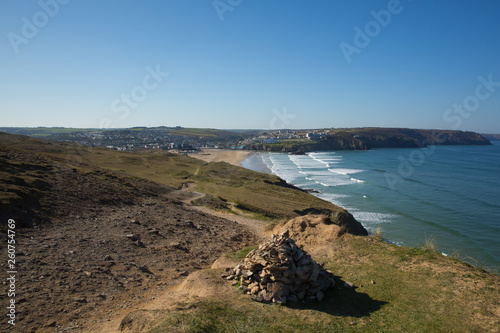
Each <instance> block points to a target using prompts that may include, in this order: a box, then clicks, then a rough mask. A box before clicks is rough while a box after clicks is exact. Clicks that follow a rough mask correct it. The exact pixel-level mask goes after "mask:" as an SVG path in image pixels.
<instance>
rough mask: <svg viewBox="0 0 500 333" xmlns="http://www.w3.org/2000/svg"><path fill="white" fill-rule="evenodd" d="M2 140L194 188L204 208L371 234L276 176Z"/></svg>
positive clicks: (160, 156)
mask: <svg viewBox="0 0 500 333" xmlns="http://www.w3.org/2000/svg"><path fill="white" fill-rule="evenodd" d="M0 137H1V140H2V141H1V142H2V144H4V145H7V146H10V147H15V148H16V149H21V150H23V151H28V152H32V153H33V154H38V155H41V156H44V157H46V158H48V159H51V160H54V161H57V162H58V163H61V164H63V165H67V166H69V167H71V168H75V169H77V170H79V171H84V172H90V171H92V170H94V169H95V168H103V169H108V170H111V171H114V172H117V173H118V174H122V175H123V176H133V177H138V178H144V179H147V180H151V181H154V182H157V183H160V184H164V185H168V186H172V187H174V188H177V189H181V188H182V187H183V185H186V184H191V187H193V188H195V190H196V191H198V192H201V193H204V194H206V195H207V196H206V197H205V198H202V199H200V200H198V204H202V205H206V206H209V207H211V208H216V209H222V210H227V211H231V210H233V211H236V210H237V211H239V212H241V211H244V212H247V213H248V214H251V215H253V216H254V217H256V218H261V219H267V220H273V219H274V220H276V219H289V218H292V217H296V216H299V215H304V214H306V213H308V212H321V213H325V214H328V215H330V216H332V218H333V219H334V221H336V222H337V223H339V224H342V225H345V226H346V227H347V228H348V230H349V231H351V232H353V233H357V234H366V230H364V228H362V227H361V225H360V224H359V223H357V222H356V221H355V220H354V218H353V217H352V216H351V215H350V214H348V213H347V212H346V211H345V210H344V209H343V208H340V207H338V206H335V205H333V204H332V203H330V202H327V201H324V200H321V199H319V198H317V197H315V196H313V195H310V194H308V193H306V192H303V191H301V190H300V189H298V188H295V187H293V186H290V185H288V184H286V183H285V182H283V181H282V180H281V179H280V178H278V177H276V176H273V175H268V174H261V173H257V172H254V171H250V170H247V169H244V168H241V167H236V166H232V165H230V164H227V163H224V162H220V163H206V162H203V161H200V160H197V159H194V158H190V157H187V156H183V155H178V154H173V153H165V152H149V153H138V152H137V153H133V152H120V151H114V150H109V149H105V148H91V147H82V146H78V145H74V144H67V143H58V142H51V141H39V140H35V139H31V138H27V137H22V136H12V135H7V134H0ZM233 207H234V208H236V209H232V208H233Z"/></svg>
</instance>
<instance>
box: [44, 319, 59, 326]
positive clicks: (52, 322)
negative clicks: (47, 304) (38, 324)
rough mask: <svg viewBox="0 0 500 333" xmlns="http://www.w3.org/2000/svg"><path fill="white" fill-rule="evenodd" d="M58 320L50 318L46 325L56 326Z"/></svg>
mask: <svg viewBox="0 0 500 333" xmlns="http://www.w3.org/2000/svg"><path fill="white" fill-rule="evenodd" d="M56 324H57V322H56V321H55V320H49V321H48V322H47V324H45V327H56Z"/></svg>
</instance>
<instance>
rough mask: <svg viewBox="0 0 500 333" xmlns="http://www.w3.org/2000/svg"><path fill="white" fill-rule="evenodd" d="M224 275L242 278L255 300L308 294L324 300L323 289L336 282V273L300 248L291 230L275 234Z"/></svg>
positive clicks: (280, 301) (292, 299) (293, 298)
mask: <svg viewBox="0 0 500 333" xmlns="http://www.w3.org/2000/svg"><path fill="white" fill-rule="evenodd" d="M223 278H225V279H228V280H232V279H234V280H239V281H240V283H241V285H240V288H241V289H242V290H243V291H245V292H247V294H249V295H252V299H253V300H255V301H259V302H273V303H277V304H286V303H287V302H298V301H300V300H303V299H304V298H306V297H307V298H308V299H311V300H312V299H317V300H322V299H323V298H324V293H323V291H325V290H326V289H328V288H329V287H331V286H334V285H335V279H334V276H333V274H332V273H331V272H330V271H327V270H326V269H324V268H323V266H322V265H319V264H317V263H316V262H315V261H314V260H312V258H311V256H310V255H309V254H307V253H306V252H305V251H304V250H302V249H300V248H299V247H298V246H297V245H296V244H295V241H294V240H293V239H291V238H290V237H289V233H288V231H285V232H283V233H282V234H280V235H273V237H272V239H271V241H269V242H267V243H265V244H261V245H260V246H259V247H258V248H257V249H254V250H253V251H251V252H250V253H249V254H248V255H247V257H246V258H245V259H244V260H243V261H242V262H241V263H240V264H239V265H237V266H236V267H234V268H233V269H228V270H227V274H226V275H224V276H223ZM236 284H237V283H233V285H236Z"/></svg>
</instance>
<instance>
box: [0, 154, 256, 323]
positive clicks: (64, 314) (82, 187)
mask: <svg viewBox="0 0 500 333" xmlns="http://www.w3.org/2000/svg"><path fill="white" fill-rule="evenodd" d="M0 148H1V149H0V164H1V166H2V169H1V171H2V174H1V176H2V179H1V180H2V181H1V182H0V184H1V185H2V186H3V187H9V186H10V187H9V188H7V189H4V188H2V191H6V190H9V193H16V195H17V197H14V198H7V199H5V198H4V200H3V201H2V207H1V208H2V224H1V229H0V231H1V233H0V236H1V242H0V252H1V253H6V247H7V236H6V229H5V225H6V219H7V218H11V219H14V220H16V225H17V226H18V228H17V229H16V235H15V237H16V238H15V239H16V268H17V271H18V273H17V275H16V297H15V300H16V325H15V326H14V327H11V326H10V325H8V324H7V321H6V320H2V321H1V322H0V331H7V330H8V331H9V332H65V331H71V332H80V331H81V332H87V331H95V332H98V331H101V329H100V328H97V327H104V326H106V324H107V323H109V322H111V321H112V320H113V319H114V318H120V319H121V318H123V317H124V316H125V315H126V314H127V313H128V312H130V311H132V310H136V309H138V308H139V307H140V306H142V305H141V304H143V303H145V302H148V301H151V300H153V299H155V298H156V297H159V296H160V295H162V294H163V293H164V291H165V289H167V288H170V287H172V286H175V285H176V284H178V283H179V282H180V281H182V280H183V279H185V277H186V276H187V275H189V274H190V273H192V272H194V271H197V270H200V269H203V268H209V267H210V266H211V265H212V263H213V262H214V261H215V260H216V259H217V258H218V257H220V255H221V253H224V252H227V251H231V250H237V249H239V248H241V247H242V246H245V245H250V244H253V243H255V241H256V239H255V237H254V235H253V233H252V232H250V231H249V230H248V229H247V228H246V227H245V226H242V225H240V224H238V223H236V222H235V221H234V220H228V219H224V218H221V217H216V216H212V215H210V214H207V213H205V212H201V211H197V210H194V209H193V208H192V207H190V205H189V204H188V203H186V202H189V201H190V199H191V198H193V197H194V198H196V197H197V196H196V194H192V193H189V192H186V191H178V190H175V189H173V188H169V187H167V186H163V185H159V184H156V183H153V182H148V181H144V180H141V179H137V178H133V177H126V176H123V175H120V174H117V173H112V172H110V171H106V170H93V171H90V172H89V171H82V170H83V169H84V168H83V166H82V170H80V169H79V168H67V167H65V166H64V165H62V164H58V163H57V162H54V161H50V160H45V159H43V158H41V157H37V156H36V154H34V155H31V154H24V153H22V152H18V151H10V150H8V149H5V148H2V147H0ZM9 200H10V201H9ZM0 269H1V271H0V272H1V273H0V274H1V277H0V279H1V280H2V281H4V282H3V284H4V285H6V282H5V281H6V276H5V274H6V272H7V265H6V260H2V261H1V268H0ZM5 287H6V286H4V288H5ZM8 301H9V299H8V298H7V295H6V293H1V294H0V304H1V307H2V308H3V309H6V306H7V302H8ZM2 313H4V315H2V317H4V319H5V318H6V317H5V310H3V311H2ZM114 329H116V330H117V329H118V327H114Z"/></svg>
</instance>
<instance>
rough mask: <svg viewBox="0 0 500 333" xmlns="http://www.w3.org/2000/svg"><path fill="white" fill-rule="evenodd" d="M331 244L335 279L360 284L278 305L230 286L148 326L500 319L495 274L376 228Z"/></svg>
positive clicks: (324, 328)
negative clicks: (402, 243)
mask: <svg viewBox="0 0 500 333" xmlns="http://www.w3.org/2000/svg"><path fill="white" fill-rule="evenodd" d="M332 246H333V247H334V249H335V253H336V255H335V257H333V258H316V259H317V260H320V261H323V262H325V263H326V267H327V268H328V269H330V270H332V271H333V272H334V274H335V275H337V286H339V285H342V284H343V283H344V282H345V281H352V282H353V283H354V284H355V286H356V288H355V289H352V290H348V289H343V288H342V289H339V288H334V289H332V290H330V291H328V292H327V294H326V297H325V299H324V300H323V301H322V302H320V303H319V302H309V303H304V304H299V305H291V306H278V305H268V304H261V303H256V302H253V301H251V300H250V299H249V297H248V296H246V295H242V294H241V293H240V292H239V291H238V290H237V289H236V288H232V289H233V290H232V291H231V293H232V296H231V297H225V298H224V301H221V300H220V299H205V300H202V301H199V302H193V303H191V304H188V305H186V306H185V308H190V309H191V310H190V311H185V310H184V311H178V312H173V313H169V314H167V315H166V316H164V317H163V318H162V319H161V320H159V321H158V324H157V326H156V327H155V328H153V329H152V330H151V331H152V332H164V331H168V332H170V331H174V332H355V331H356V332H357V331H364V332H495V330H496V329H497V328H498V325H499V324H500V322H499V316H500V313H499V312H500V307H499V302H500V297H499V287H500V278H499V276H498V275H495V274H492V273H488V272H485V271H482V270H480V269H478V268H475V267H472V266H469V265H467V264H464V263H462V262H459V261H458V260H455V259H452V258H447V257H443V256H441V255H440V254H438V253H436V252H433V251H426V250H422V249H416V248H406V247H397V246H395V245H391V244H388V243H386V242H384V241H382V240H380V239H378V238H377V237H374V236H371V237H359V236H347V237H345V236H344V237H342V238H341V239H339V240H337V241H336V242H335V243H334V244H332ZM214 278H216V279H217V278H218V279H220V277H219V276H218V275H217V276H215V277H214ZM372 280H373V281H374V282H375V284H372V283H371V281H372ZM228 285H229V282H228ZM361 285H363V286H362V287H361ZM230 288H231V287H230Z"/></svg>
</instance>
